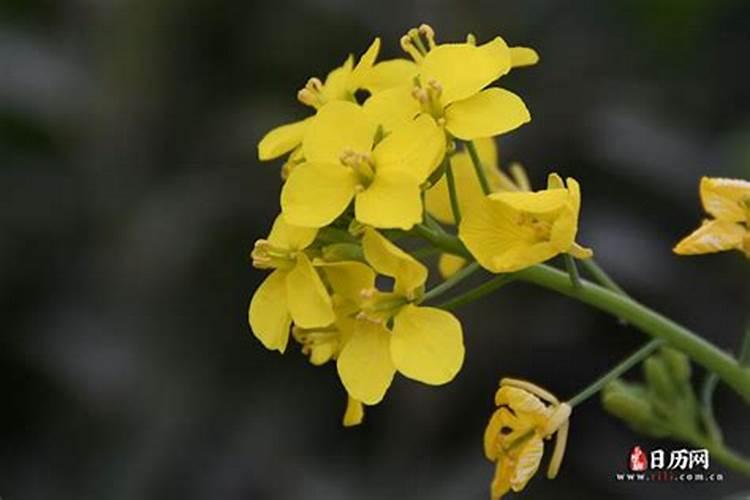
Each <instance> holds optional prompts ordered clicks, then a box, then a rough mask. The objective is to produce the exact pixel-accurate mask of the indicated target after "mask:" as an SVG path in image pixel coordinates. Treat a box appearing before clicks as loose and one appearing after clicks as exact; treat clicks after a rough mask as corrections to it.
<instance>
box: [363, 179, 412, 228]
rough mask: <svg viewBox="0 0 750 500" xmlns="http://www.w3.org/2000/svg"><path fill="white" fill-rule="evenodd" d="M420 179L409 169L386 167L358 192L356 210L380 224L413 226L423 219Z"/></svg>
mask: <svg viewBox="0 0 750 500" xmlns="http://www.w3.org/2000/svg"><path fill="white" fill-rule="evenodd" d="M419 185H420V181H419V180H418V179H416V178H415V177H413V176H412V175H411V174H409V173H406V172H400V171H398V170H392V171H384V172H380V171H378V173H377V174H376V175H375V179H374V180H373V182H372V184H370V185H369V186H367V188H366V189H365V190H364V191H362V192H360V193H358V194H357V198H356V200H355V205H354V213H355V216H356V218H357V220H358V221H359V222H361V223H363V224H367V225H370V226H373V227H379V228H399V229H404V230H407V229H411V228H412V227H413V226H414V224H417V223H419V222H421V221H422V198H421V191H420V189H419Z"/></svg>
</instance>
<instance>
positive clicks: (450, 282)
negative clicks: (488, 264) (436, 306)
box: [420, 262, 479, 302]
mask: <svg viewBox="0 0 750 500" xmlns="http://www.w3.org/2000/svg"><path fill="white" fill-rule="evenodd" d="M477 270H479V264H477V263H476V262H472V263H471V264H469V265H467V266H466V267H464V268H463V269H461V270H460V271H458V272H456V274H454V275H453V276H451V277H450V278H448V279H447V280H445V281H443V282H442V283H440V284H439V285H437V286H435V287H434V288H432V289H430V290H428V291H427V293H425V294H424V295H423V296H422V300H421V301H420V302H426V301H428V300H433V299H434V298H435V297H438V296H440V295H442V294H443V293H445V292H447V291H448V290H450V289H451V288H453V287H454V286H456V285H457V284H459V283H460V282H462V281H463V280H464V279H466V278H467V277H469V276H471V275H472V274H473V273H474V272H476V271H477Z"/></svg>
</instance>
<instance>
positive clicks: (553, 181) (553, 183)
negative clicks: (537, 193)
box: [547, 172, 565, 189]
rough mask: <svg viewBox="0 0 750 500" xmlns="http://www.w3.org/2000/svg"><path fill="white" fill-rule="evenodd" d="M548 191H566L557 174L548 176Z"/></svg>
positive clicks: (553, 173)
mask: <svg viewBox="0 0 750 500" xmlns="http://www.w3.org/2000/svg"><path fill="white" fill-rule="evenodd" d="M547 189H565V183H564V182H563V180H562V177H560V176H559V175H558V174H556V173H555V172H552V173H551V174H549V175H548V176H547Z"/></svg>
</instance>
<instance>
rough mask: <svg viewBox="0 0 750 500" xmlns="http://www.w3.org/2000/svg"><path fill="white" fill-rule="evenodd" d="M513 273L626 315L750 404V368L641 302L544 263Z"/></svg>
mask: <svg viewBox="0 0 750 500" xmlns="http://www.w3.org/2000/svg"><path fill="white" fill-rule="evenodd" d="M414 232H415V234H416V235H417V236H420V237H422V238H425V239H427V240H428V241H430V242H431V243H433V244H434V245H436V246H438V247H440V248H441V249H443V250H444V251H445V252H448V253H452V254H454V255H459V256H461V257H465V258H468V259H472V257H471V255H470V254H469V252H468V250H466V247H465V246H464V245H463V243H461V241H460V240H459V239H458V238H457V237H455V236H452V235H449V234H447V233H445V234H437V233H435V232H434V231H432V230H430V229H429V228H426V227H424V226H423V225H417V226H415V227H414ZM511 276H513V278H515V279H519V280H521V281H527V282H529V283H533V284H535V285H538V286H541V287H543V288H548V289H550V290H554V291H556V292H559V293H562V294H563V295H567V296H568V297H571V298H574V299H576V300H579V301H581V302H583V303H585V304H589V305H591V306H593V307H596V308H597V309H600V310H602V311H605V312H608V313H609V314H612V315H613V316H615V317H618V318H622V319H623V320H625V321H627V322H629V323H630V324H632V325H634V326H636V327H637V328H639V329H640V330H641V331H643V332H644V333H647V334H648V335H650V336H652V337H654V338H661V339H663V340H665V341H666V342H667V343H669V344H670V345H671V346H672V347H674V348H676V349H678V350H680V351H682V352H683V353H685V354H687V355H688V356H690V357H691V358H692V359H693V360H695V361H696V362H697V363H699V364H701V365H702V366H703V367H704V368H706V369H708V370H709V371H712V372H716V374H717V375H719V377H721V379H722V380H724V381H725V382H726V383H727V384H728V385H729V386H730V387H732V388H733V389H734V391H735V392H737V394H740V395H741V396H742V397H743V398H744V399H745V401H746V402H748V403H750V368H743V367H742V366H741V365H740V364H739V363H738V362H737V360H735V359H734V358H733V357H732V356H730V355H728V354H727V353H725V352H724V351H722V350H720V349H719V348H717V347H716V346H714V345H713V344H711V343H710V342H707V341H706V340H704V339H702V338H701V337H699V336H698V335H696V334H695V333H693V332H691V331H690V330H688V329H687V328H684V327H682V326H680V325H678V324H677V323H675V322H674V321H672V320H670V319H669V318H666V317H664V316H662V315H661V314H659V313H657V312H655V311H652V310H651V309H649V308H647V307H646V306H644V305H642V304H640V303H639V302H636V301H635V300H633V299H631V298H629V297H626V296H623V295H620V294H619V293H615V292H613V291H611V290H608V289H607V288H604V287H602V286H599V285H597V284H595V283H591V282H589V281H586V280H582V281H581V282H582V284H583V286H582V287H580V288H576V287H574V286H573V285H572V284H571V282H570V279H569V277H568V275H567V274H566V273H564V272H562V271H558V270H557V269H554V268H552V267H550V266H547V265H544V264H537V265H535V266H531V267H529V268H526V269H524V270H522V271H518V272H515V273H513V274H512V275H511ZM749 349H750V348H749Z"/></svg>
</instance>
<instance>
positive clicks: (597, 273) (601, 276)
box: [581, 259, 628, 297]
mask: <svg viewBox="0 0 750 500" xmlns="http://www.w3.org/2000/svg"><path fill="white" fill-rule="evenodd" d="M581 265H582V266H583V268H584V269H585V270H586V272H588V273H589V274H590V275H591V277H592V278H594V281H596V282H597V283H599V284H600V285H602V286H603V287H604V288H607V289H609V290H612V291H613V292H615V293H619V294H620V295H624V296H626V297H627V296H628V294H627V292H626V291H625V290H623V289H622V287H620V285H618V284H617V283H616V282H615V280H613V279H612V278H611V277H610V276H609V274H607V273H606V272H605V271H604V269H602V268H601V267H600V266H599V264H597V263H596V261H595V260H594V259H584V260H582V261H581Z"/></svg>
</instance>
